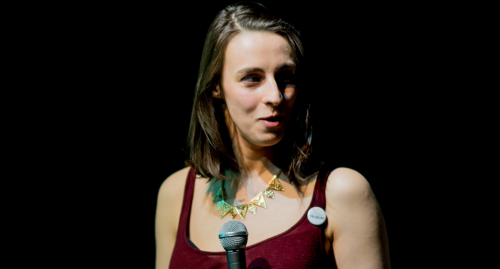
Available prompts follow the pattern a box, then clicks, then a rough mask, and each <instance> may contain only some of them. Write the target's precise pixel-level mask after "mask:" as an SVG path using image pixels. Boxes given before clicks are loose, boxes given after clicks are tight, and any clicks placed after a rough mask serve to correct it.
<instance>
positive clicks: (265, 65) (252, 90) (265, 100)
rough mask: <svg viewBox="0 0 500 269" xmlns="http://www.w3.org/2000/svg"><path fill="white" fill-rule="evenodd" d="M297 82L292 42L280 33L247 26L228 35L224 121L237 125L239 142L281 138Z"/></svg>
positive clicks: (265, 142) (267, 142)
mask: <svg viewBox="0 0 500 269" xmlns="http://www.w3.org/2000/svg"><path fill="white" fill-rule="evenodd" d="M295 83H296V82H295V63H294V61H293V58H292V48H291V46H290V45H289V43H288V41H287V40H286V39H285V38H283V37H282V36H280V35H278V34H275V33H269V32H261V31H247V32H241V33H239V34H237V35H236V36H234V37H233V38H232V39H231V40H230V41H229V44H228V46H227V49H226V54H225V60H224V67H223V70H222V91H223V97H224V99H225V101H226V105H227V110H226V117H227V115H228V114H229V116H230V118H229V119H227V118H226V121H229V122H231V121H232V122H233V123H234V125H235V126H236V130H237V135H238V139H239V141H240V143H241V142H243V143H245V144H247V146H250V147H253V148H262V147H268V146H273V145H275V144H277V143H278V142H279V141H280V140H281V138H283V135H284V134H285V129H286V125H287V123H288V121H289V119H290V114H291V112H292V107H293V104H294V102H295V98H296V96H297V86H296V84H295ZM219 90H221V89H220V88H217V90H216V91H214V96H215V97H219V96H220V95H219V92H218V91H219ZM229 126H230V125H229Z"/></svg>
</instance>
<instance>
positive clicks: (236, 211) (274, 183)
mask: <svg viewBox="0 0 500 269" xmlns="http://www.w3.org/2000/svg"><path fill="white" fill-rule="evenodd" d="M280 174H281V170H280V171H279V172H278V173H277V174H276V175H274V176H273V179H271V181H269V183H268V184H267V187H266V190H265V191H262V192H259V194H257V195H256V196H255V197H254V198H253V199H252V200H251V201H250V203H248V204H242V205H238V206H231V205H230V204H229V203H227V202H226V201H225V199H226V197H225V192H224V180H221V183H220V189H219V191H218V192H217V194H216V195H215V197H214V202H216V203H217V204H216V207H215V211H217V210H222V211H221V213H220V218H221V219H222V218H223V217H224V216H226V215H227V214H228V213H229V216H230V217H231V219H234V218H235V217H236V215H239V216H240V217H241V219H242V220H245V216H246V214H247V210H248V211H249V212H251V213H252V214H254V215H257V206H260V207H262V208H267V206H266V200H265V199H264V196H267V198H271V199H274V191H282V192H284V191H285V188H283V186H282V185H281V182H280V181H279V179H278V177H279V176H280Z"/></svg>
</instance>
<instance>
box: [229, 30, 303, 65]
mask: <svg viewBox="0 0 500 269" xmlns="http://www.w3.org/2000/svg"><path fill="white" fill-rule="evenodd" d="M224 58H225V60H224V69H225V70H226V69H230V70H232V69H241V68H247V67H259V68H262V69H267V68H274V67H276V66H279V65H282V64H293V63H294V61H293V58H292V48H291V46H290V44H289V43H288V41H287V40H286V39H285V38H284V37H282V36H280V35H278V34H275V33H270V32H263V31H244V32H241V33H238V34H237V35H236V36H234V37H233V38H232V39H231V40H230V41H229V44H228V45H227V48H226V54H225V57H224ZM234 71H237V70H234Z"/></svg>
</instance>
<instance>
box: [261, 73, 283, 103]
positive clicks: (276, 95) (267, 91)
mask: <svg viewBox="0 0 500 269" xmlns="http://www.w3.org/2000/svg"><path fill="white" fill-rule="evenodd" d="M262 101H263V102H264V103H265V104H266V105H270V106H272V107H277V106H279V105H280V104H281V102H282V101H283V93H282V92H281V90H280V88H279V87H278V83H277V82H276V80H275V79H274V78H272V79H268V80H267V83H266V85H265V87H264V97H263V99H262Z"/></svg>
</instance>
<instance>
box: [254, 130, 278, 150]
mask: <svg viewBox="0 0 500 269" xmlns="http://www.w3.org/2000/svg"><path fill="white" fill-rule="evenodd" d="M283 136H284V133H280V134H276V133H266V134H264V135H263V138H262V139H260V141H259V142H260V143H257V144H258V145H259V146H262V147H272V146H274V145H276V144H278V143H279V142H280V141H281V139H283Z"/></svg>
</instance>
